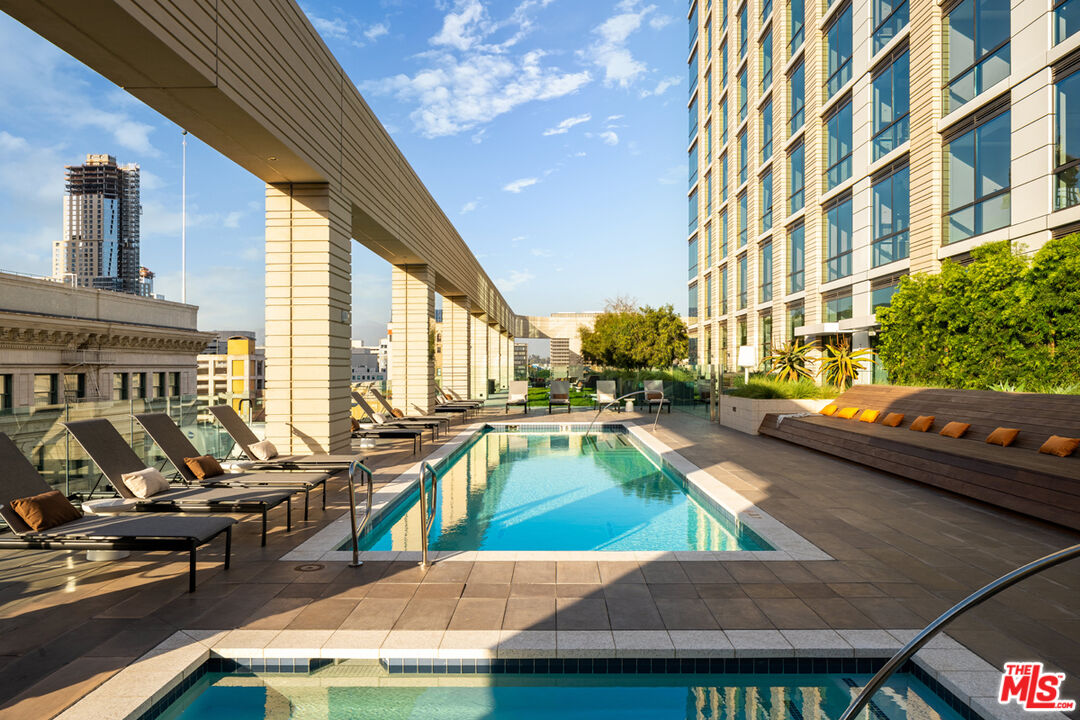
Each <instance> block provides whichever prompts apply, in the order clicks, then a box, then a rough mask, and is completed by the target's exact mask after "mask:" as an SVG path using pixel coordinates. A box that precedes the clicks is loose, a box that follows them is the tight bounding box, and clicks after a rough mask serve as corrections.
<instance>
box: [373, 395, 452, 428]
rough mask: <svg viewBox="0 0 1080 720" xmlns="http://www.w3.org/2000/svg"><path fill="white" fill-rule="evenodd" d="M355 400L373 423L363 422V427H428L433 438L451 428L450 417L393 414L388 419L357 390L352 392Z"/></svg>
mask: <svg viewBox="0 0 1080 720" xmlns="http://www.w3.org/2000/svg"><path fill="white" fill-rule="evenodd" d="M352 398H353V402H355V403H356V404H357V405H359V406H360V409H361V410H363V411H364V412H365V413H366V414H367V416H368V417H369V418H371V420H372V422H371V423H361V427H363V426H364V425H366V426H367V427H368V428H369V429H371V428H375V427H404V428H414V429H415V428H426V429H428V430H430V431H431V439H432V440H435V439H437V438H438V437H439V431H441V430H443V429H446V430H449V429H450V418H448V417H436V418H410V417H402V418H398V417H396V416H393V415H391V416H390V419H387V418H386V416H385V415H384V414H383V413H380V412H376V411H375V408H373V407H371V405H370V404H369V403H368V401H367V400H365V399H364V396H363V395H361V394H360V393H358V392H356V391H355V390H354V391H353V393H352Z"/></svg>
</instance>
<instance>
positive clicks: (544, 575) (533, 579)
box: [511, 560, 555, 594]
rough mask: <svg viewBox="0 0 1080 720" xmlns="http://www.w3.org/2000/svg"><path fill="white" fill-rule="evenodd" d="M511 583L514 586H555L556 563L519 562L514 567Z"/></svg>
mask: <svg viewBox="0 0 1080 720" xmlns="http://www.w3.org/2000/svg"><path fill="white" fill-rule="evenodd" d="M511 582H512V583H513V584H514V585H535V584H549V583H550V584H554V583H555V563H554V562H546V561H535V560H525V561H522V562H518V563H516V564H515V565H514V575H513V577H512V578H511ZM511 594H512V593H511Z"/></svg>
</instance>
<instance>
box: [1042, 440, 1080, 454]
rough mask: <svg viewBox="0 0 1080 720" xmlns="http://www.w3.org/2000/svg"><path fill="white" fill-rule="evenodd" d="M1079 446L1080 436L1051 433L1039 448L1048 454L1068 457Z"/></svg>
mask: <svg viewBox="0 0 1080 720" xmlns="http://www.w3.org/2000/svg"><path fill="white" fill-rule="evenodd" d="M1077 447H1080V438H1068V437H1061V436H1060V435H1051V436H1050V437H1049V438H1047V440H1046V442H1044V443H1043V444H1042V447H1041V448H1039V452H1041V453H1046V454H1047V455H1057V456H1058V457H1068V456H1069V455H1072V454H1073V452H1075V451H1076V448H1077Z"/></svg>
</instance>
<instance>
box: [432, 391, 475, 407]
mask: <svg viewBox="0 0 1080 720" xmlns="http://www.w3.org/2000/svg"><path fill="white" fill-rule="evenodd" d="M440 390H442V393H443V395H444V396H446V400H447V402H450V403H459V404H461V405H464V404H466V403H468V404H471V405H472V406H473V407H476V408H481V407H483V406H484V401H483V400H477V399H476V398H463V397H461V395H460V394H459V393H458V392H457V391H456V390H454V389H453V388H440Z"/></svg>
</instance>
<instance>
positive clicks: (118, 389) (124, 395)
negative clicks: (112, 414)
mask: <svg viewBox="0 0 1080 720" xmlns="http://www.w3.org/2000/svg"><path fill="white" fill-rule="evenodd" d="M112 399H113V400H127V399H128V374H127V373H113V376H112Z"/></svg>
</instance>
